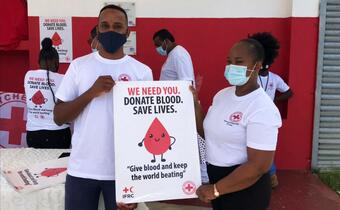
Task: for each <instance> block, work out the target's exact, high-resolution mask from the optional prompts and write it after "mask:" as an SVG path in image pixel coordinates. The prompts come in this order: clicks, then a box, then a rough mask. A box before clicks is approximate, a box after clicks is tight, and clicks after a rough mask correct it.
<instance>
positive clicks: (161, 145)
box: [144, 117, 171, 155]
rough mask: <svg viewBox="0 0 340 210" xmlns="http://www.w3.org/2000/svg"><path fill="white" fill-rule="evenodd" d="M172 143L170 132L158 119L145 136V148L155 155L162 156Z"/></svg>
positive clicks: (153, 122)
mask: <svg viewBox="0 0 340 210" xmlns="http://www.w3.org/2000/svg"><path fill="white" fill-rule="evenodd" d="M170 143H171V140H170V136H169V134H168V132H167V131H166V129H165V127H164V126H163V124H162V123H161V122H160V121H159V120H158V118H157V117H156V118H155V119H154V120H153V121H152V123H151V125H150V127H149V129H148V131H147V132H146V134H145V137H144V145H145V148H146V149H147V150H148V151H149V152H150V153H151V154H153V155H161V154H163V153H165V152H166V151H168V149H169V146H170Z"/></svg>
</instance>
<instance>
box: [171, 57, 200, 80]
mask: <svg viewBox="0 0 340 210" xmlns="http://www.w3.org/2000/svg"><path fill="white" fill-rule="evenodd" d="M173 62H174V63H173V64H174V67H175V69H176V71H177V74H178V79H179V80H187V81H195V78H194V69H193V66H192V62H191V59H190V57H188V56H186V55H181V56H177V57H175V58H174V59H173Z"/></svg>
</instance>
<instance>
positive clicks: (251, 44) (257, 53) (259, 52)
mask: <svg viewBox="0 0 340 210" xmlns="http://www.w3.org/2000/svg"><path fill="white" fill-rule="evenodd" d="M240 43H243V44H246V45H247V46H248V50H249V54H250V55H251V56H252V57H253V59H254V61H255V62H258V61H261V62H263V60H264V49H263V46H262V45H261V43H259V42H258V41H256V40H255V39H250V38H248V39H242V40H241V41H240Z"/></svg>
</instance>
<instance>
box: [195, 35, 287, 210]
mask: <svg viewBox="0 0 340 210" xmlns="http://www.w3.org/2000/svg"><path fill="white" fill-rule="evenodd" d="M226 60H227V65H226V68H225V71H224V76H225V78H226V80H227V81H228V82H229V84H231V85H232V86H231V87H227V88H224V89H222V90H220V91H219V92H218V93H217V94H216V95H215V96H214V98H213V102H212V105H211V106H210V108H209V110H208V113H207V115H206V116H205V118H204V115H203V113H202V111H201V110H202V108H201V107H200V104H199V103H198V99H197V94H196V93H195V91H193V96H194V101H195V108H196V109H195V110H196V116H197V117H196V120H197V121H199V122H198V126H197V130H198V131H199V132H200V134H201V135H203V136H205V140H206V143H207V148H206V149H207V150H206V153H207V162H208V175H209V180H210V184H206V185H201V186H200V187H199V188H198V189H197V191H196V194H197V195H198V197H199V199H201V200H202V201H204V202H211V203H212V206H213V209H214V210H235V209H237V210H265V209H267V208H268V206H269V202H270V197H271V186H270V176H269V172H268V171H269V168H270V166H271V164H272V161H273V157H274V153H275V149H276V143H277V136H278V129H279V127H281V116H280V112H279V110H278V109H277V107H276V106H275V104H274V103H273V101H271V100H270V98H269V97H268V96H267V94H266V93H265V91H264V90H263V89H262V88H261V87H260V86H259V84H258V83H257V77H258V72H259V71H260V69H261V68H262V63H263V61H264V49H263V46H262V45H261V44H260V43H259V42H258V41H256V40H254V39H244V40H241V41H239V42H237V43H236V44H234V45H233V47H232V48H231V50H230V52H229V55H228V57H227V59H226ZM203 119H204V121H203ZM202 127H203V130H202Z"/></svg>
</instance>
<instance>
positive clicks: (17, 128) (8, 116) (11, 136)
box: [0, 91, 27, 148]
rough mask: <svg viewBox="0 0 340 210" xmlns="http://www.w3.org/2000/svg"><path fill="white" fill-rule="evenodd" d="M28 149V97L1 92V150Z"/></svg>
mask: <svg viewBox="0 0 340 210" xmlns="http://www.w3.org/2000/svg"><path fill="white" fill-rule="evenodd" d="M14 147H27V144H26V97H25V94H22V93H7V92H1V91H0V148H14Z"/></svg>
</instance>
